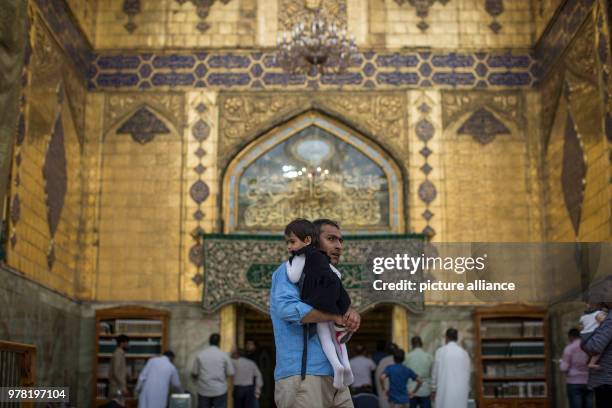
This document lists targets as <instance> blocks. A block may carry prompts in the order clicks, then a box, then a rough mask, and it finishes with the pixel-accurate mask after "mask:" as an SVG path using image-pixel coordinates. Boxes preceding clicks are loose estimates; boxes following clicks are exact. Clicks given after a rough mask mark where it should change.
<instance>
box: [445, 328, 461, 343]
mask: <svg viewBox="0 0 612 408" xmlns="http://www.w3.org/2000/svg"><path fill="white" fill-rule="evenodd" d="M446 338H447V339H449V340H450V341H457V340H458V339H459V333H458V332H457V329H453V328H452V327H451V328H450V329H448V330H447V331H446Z"/></svg>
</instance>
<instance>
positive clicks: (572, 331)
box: [567, 327, 580, 339]
mask: <svg viewBox="0 0 612 408" xmlns="http://www.w3.org/2000/svg"><path fill="white" fill-rule="evenodd" d="M567 337H570V338H572V339H579V338H580V331H579V330H578V329H577V328H575V327H573V328H571V329H570V330H569V331H568V332H567Z"/></svg>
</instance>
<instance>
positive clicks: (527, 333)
mask: <svg viewBox="0 0 612 408" xmlns="http://www.w3.org/2000/svg"><path fill="white" fill-rule="evenodd" d="M523 337H544V322H543V321H541V320H536V321H525V322H523Z"/></svg>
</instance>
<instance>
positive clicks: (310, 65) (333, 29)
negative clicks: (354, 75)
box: [276, 9, 357, 76]
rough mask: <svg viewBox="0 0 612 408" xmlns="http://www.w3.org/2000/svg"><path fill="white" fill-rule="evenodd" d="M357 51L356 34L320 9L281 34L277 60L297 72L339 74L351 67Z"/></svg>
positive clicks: (284, 68)
mask: <svg viewBox="0 0 612 408" xmlns="http://www.w3.org/2000/svg"><path fill="white" fill-rule="evenodd" d="M356 52H357V46H356V45H355V38H354V37H349V36H347V33H346V30H344V29H338V25H337V23H336V22H335V21H332V22H331V23H330V22H328V21H327V18H325V16H324V15H323V14H322V13H321V10H320V9H317V10H315V11H313V12H312V13H310V15H309V16H308V17H307V18H306V21H302V22H299V23H297V24H295V25H294V26H293V29H292V30H291V32H286V31H285V32H283V33H282V34H279V36H278V39H277V51H276V62H277V63H278V65H280V66H281V67H282V68H283V70H285V71H286V72H289V73H293V74H308V75H312V76H314V75H316V74H317V73H320V74H329V73H335V74H339V73H342V72H344V71H345V70H346V68H348V66H349V65H350V61H351V57H352V56H353V55H354V54H355V53H356Z"/></svg>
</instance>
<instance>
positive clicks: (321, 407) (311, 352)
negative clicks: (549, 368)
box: [110, 219, 612, 408]
mask: <svg viewBox="0 0 612 408" xmlns="http://www.w3.org/2000/svg"><path fill="white" fill-rule="evenodd" d="M284 235H285V240H286V243H287V251H288V253H289V260H288V261H287V262H283V263H282V264H281V265H280V266H279V267H278V269H277V270H276V271H275V272H274V274H273V276H272V285H271V289H270V317H271V320H272V326H273V331H274V342H275V346H276V365H275V368H274V402H275V405H276V407H277V408H353V407H357V408H416V407H420V408H429V407H431V406H432V402H433V403H434V404H435V407H436V408H467V406H468V396H469V390H470V378H471V362H470V357H469V355H468V353H467V352H466V351H465V350H464V349H463V348H462V347H461V346H460V345H459V344H458V338H459V333H458V332H457V330H456V329H453V328H450V329H448V330H446V333H445V337H446V344H445V345H444V346H443V347H440V348H439V349H438V350H437V351H436V353H435V356H432V355H431V354H429V353H427V352H426V351H424V349H423V341H422V339H421V338H420V337H418V336H415V337H413V338H412V339H411V346H412V347H411V350H410V351H409V352H408V353H406V351H405V350H402V349H401V348H399V347H398V346H397V345H395V344H391V345H390V346H389V347H388V349H387V353H384V352H383V350H377V351H376V353H374V354H373V355H372V359H370V358H369V357H368V355H367V350H366V349H365V347H363V346H360V345H355V346H354V350H355V354H356V355H355V356H354V357H353V358H352V359H350V360H349V355H348V351H347V346H346V342H347V341H349V339H351V337H352V335H353V334H354V333H356V332H357V331H358V330H359V327H360V325H361V316H360V315H359V313H358V312H357V311H356V310H355V309H354V308H353V307H352V306H351V300H350V297H349V296H348V294H347V292H346V291H345V290H344V288H343V286H342V281H341V272H340V271H339V270H338V269H337V266H338V264H339V261H340V257H341V254H342V250H343V237H342V233H341V231H340V226H339V225H338V224H337V223H336V222H334V221H332V220H329V219H319V220H316V221H314V222H310V221H308V220H305V219H296V220H294V221H292V222H291V223H289V224H288V225H287V227H286V228H285V234H284ZM611 305H612V304H607V305H606V306H611ZM583 323H585V324H584V325H583V326H584V327H583V333H580V332H578V331H577V330H576V331H571V332H570V340H571V344H570V345H569V346H568V348H567V349H566V351H565V353H564V356H563V359H562V360H561V369H562V370H563V371H565V372H567V374H568V375H567V387H568V388H567V390H568V397H569V399H570V403H571V408H577V407H580V408H589V407H592V406H593V404H592V399H593V397H592V393H593V392H592V391H591V390H594V394H595V401H596V404H597V405H596V407H597V408H608V407H612V314H606V315H605V316H604V315H603V314H602V311H601V310H599V309H594V310H590V311H589V313H588V314H587V315H586V316H585V317H584V318H583ZM581 335H582V337H581ZM127 340H129V339H127V338H125V337H121V336H120V337H119V338H118V344H119V347H117V350H116V351H115V354H114V355H113V358H112V360H111V376H110V390H111V396H119V397H121V396H122V395H125V394H124V393H127V390H126V383H125V375H124V374H123V373H122V371H121V370H125V362H124V361H123V362H122V360H124V359H125V355H124V352H125V349H126V348H127ZM248 343H249V342H247V351H246V353H245V352H241V351H240V350H235V351H234V352H232V353H231V355H228V354H227V353H225V352H223V351H221V349H220V348H219V344H220V336H219V334H213V335H211V336H210V339H209V346H208V347H207V348H206V349H204V350H202V351H200V352H199V353H198V354H197V356H196V358H195V361H194V364H193V367H192V369H191V377H192V378H193V380H194V381H195V382H196V384H197V394H198V396H197V399H198V407H199V408H226V406H227V399H228V398H227V397H228V389H229V388H228V383H227V379H228V378H229V377H233V401H234V407H235V408H255V407H257V406H258V399H259V396H260V393H261V389H262V386H263V380H262V375H261V372H260V370H259V368H258V367H257V364H256V363H255V361H253V360H254V359H253V358H251V359H249V358H248V357H249V353H248V349H249V348H250V349H252V348H253V347H254V345H249V344H248ZM589 356H591V357H589ZM173 358H174V354H173V353H172V352H166V353H164V355H163V356H160V357H157V358H153V359H150V360H149V361H148V362H147V364H146V365H145V367H144V369H143V370H142V372H141V374H140V377H139V379H138V384H137V386H136V391H137V392H138V394H139V407H140V408H157V407H159V408H162V407H165V406H166V401H167V399H168V393H169V390H170V388H175V389H179V390H180V389H181V383H180V381H179V377H178V374H177V372H176V368H175V367H174V365H173V364H172V360H173ZM589 358H590V359H591V360H590V361H589ZM351 391H352V393H351ZM114 400H115V401H114V402H115V403H120V399H118V398H114Z"/></svg>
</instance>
